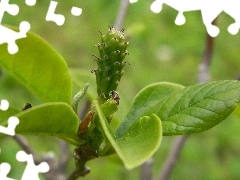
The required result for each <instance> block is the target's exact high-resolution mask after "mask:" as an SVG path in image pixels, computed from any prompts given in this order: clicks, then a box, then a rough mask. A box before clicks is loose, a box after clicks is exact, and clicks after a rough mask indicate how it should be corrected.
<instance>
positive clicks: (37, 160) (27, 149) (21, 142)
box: [13, 135, 41, 164]
mask: <svg viewBox="0 0 240 180" xmlns="http://www.w3.org/2000/svg"><path fill="white" fill-rule="evenodd" d="M13 139H14V140H15V141H16V142H17V143H18V145H19V146H20V147H21V148H22V149H23V150H24V151H25V152H26V153H27V154H32V156H33V159H34V162H35V163H36V164H39V163H40V162H41V160H40V158H38V157H37V155H36V154H35V152H34V151H33V150H32V148H31V147H30V145H29V144H28V142H27V140H26V139H25V138H24V137H22V136H20V135H15V136H13Z"/></svg>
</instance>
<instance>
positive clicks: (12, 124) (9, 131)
mask: <svg viewBox="0 0 240 180" xmlns="http://www.w3.org/2000/svg"><path fill="white" fill-rule="evenodd" d="M18 124H19V119H18V118H17V117H15V116H11V117H10V118H8V127H3V126H0V133H3V134H6V135H9V136H14V135H15V128H16V126H17V125H18Z"/></svg>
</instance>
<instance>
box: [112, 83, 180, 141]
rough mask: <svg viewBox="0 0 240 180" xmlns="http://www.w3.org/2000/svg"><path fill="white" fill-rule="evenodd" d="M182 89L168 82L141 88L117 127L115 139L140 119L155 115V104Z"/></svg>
mask: <svg viewBox="0 0 240 180" xmlns="http://www.w3.org/2000/svg"><path fill="white" fill-rule="evenodd" d="M183 88H184V86H182V85H178V84H174V83H168V82H160V83H154V84H151V85H149V86H146V87H145V88H143V89H142V90H141V91H140V92H139V93H138V94H137V95H136V97H135V99H134V100H133V103H132V105H131V108H130V110H129V112H128V114H127V115H126V117H125V118H124V120H123V121H122V122H121V124H120V125H119V127H118V129H117V132H116V135H117V137H119V136H121V135H122V134H123V133H124V132H125V131H126V130H127V129H128V128H129V127H130V126H131V125H132V124H133V123H134V122H135V121H136V120H137V119H139V118H140V117H142V116H145V115H147V116H150V115H151V114H152V113H156V112H157V110H158V107H156V104H158V103H159V102H161V101H162V100H163V99H165V98H166V97H168V96H169V95H171V94H173V93H175V92H177V91H179V90H180V89H183Z"/></svg>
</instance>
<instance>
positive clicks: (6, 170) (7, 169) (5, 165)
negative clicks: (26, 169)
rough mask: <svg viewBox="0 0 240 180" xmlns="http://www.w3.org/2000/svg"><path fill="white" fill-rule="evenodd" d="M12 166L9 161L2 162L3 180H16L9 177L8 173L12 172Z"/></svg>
mask: <svg viewBox="0 0 240 180" xmlns="http://www.w3.org/2000/svg"><path fill="white" fill-rule="evenodd" d="M10 169H11V166H10V164H8V163H5V162H4V163H1V164H0V179H1V180H16V179H12V178H9V177H7V175H8V173H9V172H10Z"/></svg>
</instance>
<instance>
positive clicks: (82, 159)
mask: <svg viewBox="0 0 240 180" xmlns="http://www.w3.org/2000/svg"><path fill="white" fill-rule="evenodd" d="M74 158H75V166H76V169H75V170H74V171H73V172H72V174H71V175H70V176H69V178H68V180H76V179H78V178H79V177H83V176H85V175H86V174H88V173H89V172H90V169H89V168H87V167H86V166H85V165H86V163H87V162H88V161H90V160H91V159H95V158H97V152H96V150H94V149H93V148H92V147H90V146H89V145H88V144H87V145H85V146H81V147H76V148H75V150H74Z"/></svg>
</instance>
